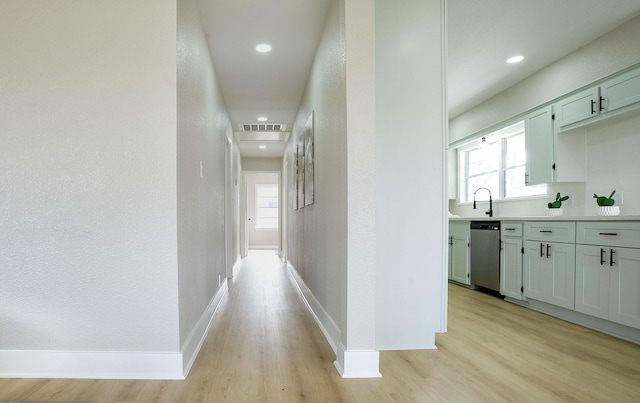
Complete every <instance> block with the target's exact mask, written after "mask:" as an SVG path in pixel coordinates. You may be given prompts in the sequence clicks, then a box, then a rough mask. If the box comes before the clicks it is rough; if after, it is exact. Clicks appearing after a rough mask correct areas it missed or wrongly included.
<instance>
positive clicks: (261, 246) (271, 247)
mask: <svg viewBox="0 0 640 403" xmlns="http://www.w3.org/2000/svg"><path fill="white" fill-rule="evenodd" d="M260 231H266V230H260ZM269 231H273V230H269ZM251 249H272V250H274V251H276V252H277V251H278V245H249V250H251Z"/></svg>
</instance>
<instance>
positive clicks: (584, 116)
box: [555, 67, 640, 131]
mask: <svg viewBox="0 0 640 403" xmlns="http://www.w3.org/2000/svg"><path fill="white" fill-rule="evenodd" d="M638 107H640V68H638V67H636V68H635V69H633V70H630V71H627V72H625V73H623V74H620V75H618V76H615V77H613V78H611V79H609V80H606V81H604V82H602V83H601V84H599V85H595V86H593V87H590V88H587V89H585V90H582V91H580V92H578V93H576V94H573V95H571V96H568V97H565V98H562V99H560V100H559V101H558V102H557V103H556V104H555V112H556V123H557V127H558V131H564V130H570V129H573V128H576V127H579V126H582V125H586V124H589V123H592V122H596V121H599V120H602V119H605V118H608V117H610V116H615V115H618V114H620V113H624V112H626V111H628V110H631V109H635V108H638Z"/></svg>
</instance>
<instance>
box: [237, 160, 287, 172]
mask: <svg viewBox="0 0 640 403" xmlns="http://www.w3.org/2000/svg"><path fill="white" fill-rule="evenodd" d="M242 170H243V171H245V172H247V171H270V172H280V171H282V158H243V159H242Z"/></svg>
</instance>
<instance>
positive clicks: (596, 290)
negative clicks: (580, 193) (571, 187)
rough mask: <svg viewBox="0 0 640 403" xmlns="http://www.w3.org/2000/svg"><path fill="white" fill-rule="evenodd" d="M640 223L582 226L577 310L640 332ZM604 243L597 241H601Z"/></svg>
mask: <svg viewBox="0 0 640 403" xmlns="http://www.w3.org/2000/svg"><path fill="white" fill-rule="evenodd" d="M639 230H640V225H638V224H637V223H636V224H635V225H634V224H628V223H579V224H578V239H577V242H581V243H596V242H598V243H600V244H596V245H585V244H578V245H576V300H575V310H576V311H578V312H582V313H584V314H587V315H591V316H596V317H598V318H602V319H606V320H609V321H611V322H615V323H619V324H621V325H625V326H629V327H633V328H636V329H640V248H632V247H620V246H618V245H625V246H634V245H637V243H638V237H637V234H638V231H639ZM598 237H599V238H600V239H597V238H598Z"/></svg>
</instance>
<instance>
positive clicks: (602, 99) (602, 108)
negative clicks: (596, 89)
mask: <svg viewBox="0 0 640 403" xmlns="http://www.w3.org/2000/svg"><path fill="white" fill-rule="evenodd" d="M603 104H604V98H603V97H600V111H603V110H604V106H602V105H603Z"/></svg>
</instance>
